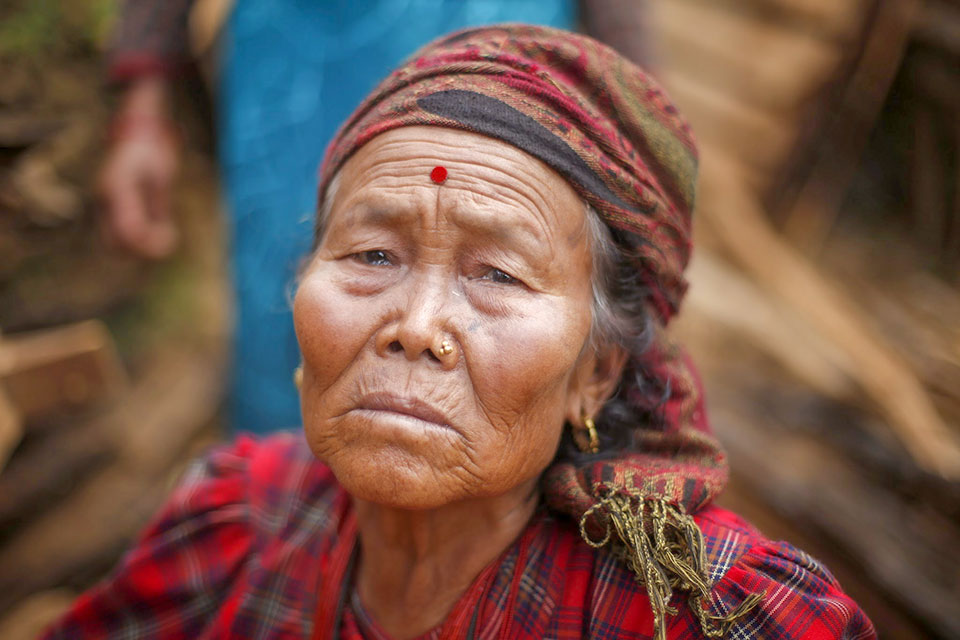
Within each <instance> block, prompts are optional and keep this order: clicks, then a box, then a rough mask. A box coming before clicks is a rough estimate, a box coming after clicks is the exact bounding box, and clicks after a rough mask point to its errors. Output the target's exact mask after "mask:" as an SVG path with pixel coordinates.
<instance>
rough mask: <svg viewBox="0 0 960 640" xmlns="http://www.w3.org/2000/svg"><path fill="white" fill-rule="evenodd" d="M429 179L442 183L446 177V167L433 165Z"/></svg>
mask: <svg viewBox="0 0 960 640" xmlns="http://www.w3.org/2000/svg"><path fill="white" fill-rule="evenodd" d="M430 179H431V180H433V181H434V182H436V183H437V184H443V183H444V181H446V179H447V169H446V168H445V167H439V166H438V167H434V168H433V171H431V172H430Z"/></svg>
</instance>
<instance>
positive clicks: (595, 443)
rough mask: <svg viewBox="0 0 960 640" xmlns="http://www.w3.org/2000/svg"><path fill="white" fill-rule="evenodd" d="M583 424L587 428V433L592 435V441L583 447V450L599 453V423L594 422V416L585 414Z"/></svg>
mask: <svg viewBox="0 0 960 640" xmlns="http://www.w3.org/2000/svg"><path fill="white" fill-rule="evenodd" d="M583 426H584V428H585V429H586V430H587V435H588V436H589V437H590V443H589V444H588V445H587V446H586V448H584V449H583V451H584V452H589V453H599V451H600V437H599V436H598V435H597V425H596V424H594V422H593V418H588V417H586V416H584V418H583Z"/></svg>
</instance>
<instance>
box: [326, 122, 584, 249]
mask: <svg viewBox="0 0 960 640" xmlns="http://www.w3.org/2000/svg"><path fill="white" fill-rule="evenodd" d="M438 167H441V168H442V172H438V171H437V169H438ZM439 175H443V179H442V180H438V179H437V177H438V176H439ZM433 201H436V202H438V203H444V204H445V205H446V206H448V207H451V208H452V209H455V210H457V211H458V212H459V213H461V214H462V215H468V216H469V215H474V216H478V217H484V216H485V217H488V218H496V219H497V221H498V222H500V223H501V224H502V225H506V226H510V225H513V226H516V225H520V226H524V227H533V228H535V229H536V228H539V233H542V234H545V235H560V236H564V237H569V238H570V239H572V240H576V239H579V238H580V237H582V236H583V234H584V230H585V216H584V207H583V204H582V202H581V199H580V197H579V195H578V194H577V192H576V191H575V190H574V189H573V187H572V186H570V184H569V183H567V182H566V180H565V179H564V178H563V177H562V176H560V174H558V173H557V172H556V171H554V170H553V169H552V168H550V167H549V166H547V165H546V164H544V163H543V162H541V161H540V160H538V159H536V158H534V157H533V156H530V155H529V154H527V153H526V152H524V151H522V150H520V149H517V148H516V147H513V146H512V145H509V144H507V143H505V142H502V141H500V140H496V139H494V138H490V137H487V136H484V135H481V134H476V133H471V132H465V131H458V130H454V129H448V128H444V127H436V126H411V127H403V128H398V129H393V130H390V131H387V132H385V133H383V134H381V135H379V136H377V137H375V138H373V139H372V140H370V141H369V142H368V143H367V144H365V145H364V146H363V147H361V148H360V149H358V150H357V152H356V153H355V154H354V155H353V156H352V157H351V158H350V159H349V160H348V161H347V162H346V163H345V164H344V166H343V167H342V168H341V169H340V171H339V172H338V174H337V176H336V178H335V179H334V180H333V181H331V186H330V188H328V190H327V193H326V196H325V198H324V202H323V203H322V205H321V209H320V212H319V215H320V216H321V217H324V216H326V217H329V216H331V215H337V216H340V215H349V214H350V212H354V213H355V212H356V210H357V208H366V209H378V208H380V209H390V208H391V207H395V208H400V209H417V208H422V207H423V206H425V205H426V204H427V203H430V202H433ZM387 212H388V211H384V213H387ZM394 213H396V212H394ZM319 222H320V224H322V225H323V226H324V227H325V226H326V225H327V224H329V220H328V219H321V220H320V221H319Z"/></svg>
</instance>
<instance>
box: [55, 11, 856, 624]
mask: <svg viewBox="0 0 960 640" xmlns="http://www.w3.org/2000/svg"><path fill="white" fill-rule="evenodd" d="M695 168H696V153H695V148H694V144H693V141H692V139H691V137H690V133H689V130H688V128H687V125H686V124H685V123H684V121H683V120H682V119H681V118H680V116H679V115H678V113H677V110H676V108H675V107H674V106H673V105H672V104H671V103H670V102H669V101H668V99H667V98H666V96H665V95H664V94H663V92H662V91H661V90H660V89H659V88H658V87H657V86H656V85H655V84H654V83H653V82H652V81H651V80H650V79H649V78H648V77H647V76H646V75H645V74H644V73H643V72H642V71H641V70H640V69H638V68H636V67H634V66H633V65H631V64H630V63H629V62H627V61H626V60H624V59H623V58H621V57H620V56H619V55H617V54H616V53H615V52H614V51H612V50H610V49H608V48H606V47H604V46H603V45H600V44H598V43H597V42H594V41H592V40H590V39H588V38H585V37H582V36H577V35H574V34H571V33H567V32H563V31H557V30H553V29H546V28H539V27H529V26H519V25H513V26H501V27H488V28H482V29H475V30H470V31H465V32H460V33H457V34H454V35H452V36H449V37H447V38H445V39H442V40H440V41H438V42H435V43H433V44H432V45H430V46H428V47H427V48H425V49H424V50H422V51H421V52H419V54H417V56H415V57H414V59H412V60H410V61H409V62H408V63H407V64H406V65H405V66H404V67H402V68H400V69H398V70H397V71H396V72H394V73H393V74H392V75H391V76H390V77H389V78H387V79H386V80H385V81H384V82H383V83H382V84H381V85H380V86H379V87H378V88H377V89H376V90H375V91H374V93H373V94H372V95H371V96H370V97H369V98H368V99H367V100H366V101H365V102H364V104H362V105H361V106H360V108H359V109H358V110H357V111H356V113H355V114H354V115H353V116H352V117H351V119H350V120H348V121H347V122H346V123H345V125H344V126H343V127H342V129H341V130H340V132H339V134H338V136H337V137H336V138H335V139H334V141H333V142H332V144H331V146H330V148H329V149H328V152H327V156H326V160H325V162H324V166H323V169H322V171H321V178H320V203H321V206H320V210H319V213H318V216H317V234H316V242H315V250H314V252H313V253H312V255H311V256H310V257H309V259H308V260H307V262H306V264H305V266H304V269H303V274H302V278H301V281H300V284H299V288H298V291H297V295H296V299H295V302H294V323H295V326H296V332H297V336H298V339H299V342H300V347H301V350H302V354H303V366H302V370H300V371H299V372H298V375H297V378H298V383H299V384H300V387H301V400H302V413H303V421H304V430H305V434H306V437H305V439H304V438H300V437H296V436H293V435H285V436H275V437H272V438H269V439H266V440H263V441H253V440H250V439H241V440H240V441H238V442H237V443H235V444H234V445H233V446H231V447H228V448H226V449H223V450H219V451H216V452H214V453H213V454H211V455H210V456H209V457H208V458H207V460H206V461H205V462H204V463H203V464H202V465H201V466H198V467H196V468H194V469H193V471H192V472H190V473H189V474H188V475H187V477H186V479H185V480H184V482H183V484H182V485H181V487H180V488H179V489H177V491H176V492H175V493H174V495H173V497H172V499H171V501H170V503H169V504H168V505H167V506H166V508H165V509H164V510H163V512H162V514H161V515H160V516H159V517H158V518H157V520H156V521H155V522H154V523H153V524H152V526H151V527H150V528H149V529H148V530H147V532H146V533H145V535H144V536H143V537H142V538H141V540H140V541H139V542H138V543H137V545H136V547H135V548H134V549H133V550H132V551H131V552H130V553H129V554H128V555H127V556H126V557H125V559H124V560H123V562H122V564H121V565H120V567H119V568H118V569H117V570H116V572H115V573H114V574H113V576H112V577H111V578H110V579H109V580H107V581H106V582H104V583H103V584H101V585H99V586H97V587H95V588H94V589H93V590H92V591H91V592H89V593H88V594H86V595H84V596H83V597H82V598H81V599H80V600H79V601H78V602H77V604H76V605H75V607H74V609H73V610H72V611H71V612H70V613H69V614H68V615H67V616H66V617H65V618H64V619H63V620H62V621H61V622H59V623H58V624H57V625H56V626H55V627H54V628H53V629H51V630H50V632H49V637H51V638H57V637H63V638H77V637H83V636H91V637H98V638H99V637H116V638H142V637H144V638H145V637H150V638H154V637H160V638H175V637H177V638H179V637H191V638H192V637H257V638H307V637H313V638H334V637H341V638H367V639H374V638H431V639H432V638H461V637H463V638H561V637H562V638H578V637H599V638H698V637H704V636H708V637H720V636H724V635H726V634H728V633H729V634H730V635H731V636H733V637H763V638H801V637H802V638H841V637H842V638H867V637H872V636H873V635H874V633H873V629H872V627H871V625H870V622H869V621H868V620H867V618H866V617H865V616H864V614H863V613H862V612H861V611H860V609H859V608H858V607H857V605H856V604H855V603H854V602H853V601H851V600H850V598H849V597H847V596H846V595H845V594H844V593H843V592H842V591H841V590H840V587H839V585H838V584H837V583H836V581H835V580H834V579H833V578H832V577H831V576H830V574H829V573H828V572H827V571H826V570H825V569H824V568H823V567H821V566H820V565H819V564H817V563H816V561H814V560H813V559H811V558H810V557H809V556H807V555H805V554H803V553H802V552H800V551H797V550H796V549H794V548H792V547H791V546H789V545H787V544H785V543H777V542H771V541H768V540H766V539H764V538H763V537H762V536H761V535H760V534H759V533H758V532H757V531H756V530H755V529H754V528H752V527H751V526H750V525H749V524H747V523H746V522H744V521H743V520H742V519H740V518H738V517H737V516H736V515H734V514H732V513H730V512H728V511H724V510H723V509H720V508H718V507H715V506H713V505H711V501H712V500H713V498H715V497H716V496H717V494H718V493H719V492H720V491H721V490H722V489H723V486H724V483H725V481H726V477H727V468H726V459H725V457H724V455H723V453H722V452H721V450H720V448H719V446H718V445H717V443H716V441H715V440H714V439H713V437H712V436H711V435H710V433H709V430H708V427H707V422H706V417H705V415H704V412H703V408H702V395H701V393H700V387H699V383H698V381H697V378H696V375H695V373H694V371H693V367H692V366H691V364H690V363H689V362H688V361H687V359H686V358H685V357H684V356H683V354H682V352H681V351H680V350H679V349H678V348H676V347H673V346H670V345H669V344H668V343H667V342H666V341H665V339H664V337H663V334H662V327H663V325H664V324H665V323H666V322H667V321H668V320H669V318H670V317H671V316H672V315H673V314H674V313H675V312H676V310H677V307H678V305H679V303H680V299H681V296H682V294H683V291H684V287H685V284H684V280H683V276H682V272H683V268H684V265H685V264H686V262H687V259H688V257H689V253H690V211H691V207H692V202H693V192H694V182H695V177H696V169H695Z"/></svg>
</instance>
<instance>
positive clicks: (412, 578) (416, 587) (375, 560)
mask: <svg viewBox="0 0 960 640" xmlns="http://www.w3.org/2000/svg"><path fill="white" fill-rule="evenodd" d="M538 498H539V495H538V493H537V492H536V490H535V485H533V486H530V485H525V486H523V487H520V488H518V490H517V491H515V492H511V493H510V494H506V495H503V496H498V497H496V498H489V499H483V500H471V501H464V502H458V503H455V504H451V505H446V506H444V507H441V508H438V509H433V510H427V511H410V510H402V509H393V508H389V507H384V506H381V505H378V504H374V503H370V502H364V501H361V500H356V501H355V506H356V514H357V526H358V530H359V538H360V561H359V567H358V570H357V574H356V585H357V589H358V590H359V594H360V599H361V601H362V602H363V605H364V608H365V609H366V610H367V611H368V612H369V614H370V615H371V616H372V617H373V618H374V619H375V620H376V621H377V624H378V625H380V626H381V627H382V628H383V629H384V631H386V632H387V633H389V634H390V635H391V636H392V637H394V638H397V639H404V638H413V637H416V636H418V635H420V634H423V633H425V632H427V631H429V630H430V629H432V628H433V627H435V626H437V625H438V624H440V623H441V622H443V620H444V619H445V618H446V616H447V614H448V613H450V611H451V609H453V606H454V605H455V604H456V602H457V600H458V599H459V598H460V596H461V595H463V593H464V592H465V591H466V590H467V588H468V587H469V586H470V584H471V583H472V582H473V580H474V579H475V578H476V577H477V576H478V575H479V574H480V572H481V571H482V570H483V569H484V567H486V566H487V565H488V564H490V563H491V562H493V561H494V560H495V559H496V558H497V557H498V556H499V555H500V554H501V553H503V551H504V550H505V549H506V548H507V547H509V546H510V544H511V543H513V541H514V540H516V539H517V538H518V537H519V535H520V533H521V532H522V531H523V529H524V528H525V527H526V526H527V523H528V522H529V521H530V518H531V517H532V516H533V513H534V511H535V510H536V508H537V502H538Z"/></svg>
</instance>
